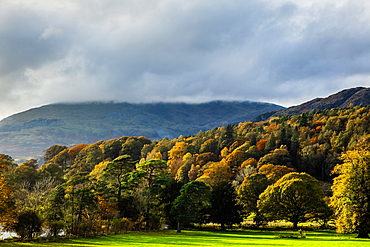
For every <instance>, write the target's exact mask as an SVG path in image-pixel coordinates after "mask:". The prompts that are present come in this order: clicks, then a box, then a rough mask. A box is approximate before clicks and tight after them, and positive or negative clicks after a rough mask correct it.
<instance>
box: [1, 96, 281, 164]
mask: <svg viewBox="0 0 370 247" xmlns="http://www.w3.org/2000/svg"><path fill="white" fill-rule="evenodd" d="M276 109H283V107H282V106H278V105H274V104H268V103H260V102H249V101H243V102H225V101H213V102H208V103H201V104H186V103H150V104H130V103H102V102H90V103H75V104H72V103H70V104H67V103H64V104H51V105H45V106H42V107H39V108H34V109H30V110H28V111H24V112H21V113H18V114H15V115H12V116H10V117H8V118H5V119H3V120H1V121H0V153H5V154H8V155H10V156H12V157H13V158H22V157H35V156H37V155H39V154H40V153H42V151H43V150H45V149H47V148H48V147H50V146H52V145H55V144H58V145H66V146H70V145H75V144H80V143H86V144H89V143H94V142H96V141H99V140H108V139H113V138H119V137H121V136H145V137H147V138H149V139H152V140H159V139H162V138H164V137H168V138H171V139H172V138H175V137H178V136H180V135H185V136H187V135H194V134H196V133H198V132H199V131H206V130H210V129H213V128H215V127H219V126H225V125H228V124H236V123H239V122H244V121H249V120H250V119H252V118H253V117H255V116H257V115H259V114H262V113H263V112H266V111H272V110H276Z"/></svg>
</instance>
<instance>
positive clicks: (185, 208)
mask: <svg viewBox="0 0 370 247" xmlns="http://www.w3.org/2000/svg"><path fill="white" fill-rule="evenodd" d="M209 197H210V188H209V187H208V186H207V185H206V184H205V183H203V182H200V181H193V182H189V183H187V184H185V185H184V186H183V187H182V188H181V190H180V195H179V196H178V197H177V198H176V199H175V201H174V203H173V206H172V209H171V214H172V215H173V216H174V218H175V219H176V220H177V222H178V231H180V228H179V227H180V224H181V225H187V224H189V223H191V222H197V221H199V220H200V218H201V215H202V214H201V213H202V210H204V209H205V208H207V207H209Z"/></svg>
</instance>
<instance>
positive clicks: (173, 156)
mask: <svg viewBox="0 0 370 247" xmlns="http://www.w3.org/2000/svg"><path fill="white" fill-rule="evenodd" d="M187 145H188V144H187V143H186V142H176V144H175V146H173V147H172V149H171V150H170V151H168V157H169V160H168V165H169V166H170V169H171V178H175V176H176V173H177V170H178V169H179V168H180V167H181V166H182V165H183V163H184V161H183V159H182V157H183V156H184V154H185V149H186V146H187Z"/></svg>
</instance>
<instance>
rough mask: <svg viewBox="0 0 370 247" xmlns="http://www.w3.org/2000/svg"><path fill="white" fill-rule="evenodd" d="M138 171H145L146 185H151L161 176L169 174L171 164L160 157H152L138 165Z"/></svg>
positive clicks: (164, 176)
mask: <svg viewBox="0 0 370 247" xmlns="http://www.w3.org/2000/svg"><path fill="white" fill-rule="evenodd" d="M137 171H141V172H143V177H144V179H145V180H146V186H148V187H151V186H153V184H154V183H155V181H156V180H157V179H159V178H166V177H168V176H169V166H168V165H167V162H166V161H164V160H160V159H151V160H147V161H145V162H143V163H140V164H138V165H137Z"/></svg>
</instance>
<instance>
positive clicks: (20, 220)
mask: <svg viewBox="0 0 370 247" xmlns="http://www.w3.org/2000/svg"><path fill="white" fill-rule="evenodd" d="M12 230H14V231H15V232H16V233H17V234H18V235H19V236H20V237H21V238H33V237H36V236H37V235H38V234H40V233H41V231H42V220H41V218H40V217H39V216H38V215H37V214H36V213H35V212H34V211H25V212H22V213H20V214H19V215H18V217H17V222H16V223H15V224H14V225H13V227H12Z"/></svg>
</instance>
